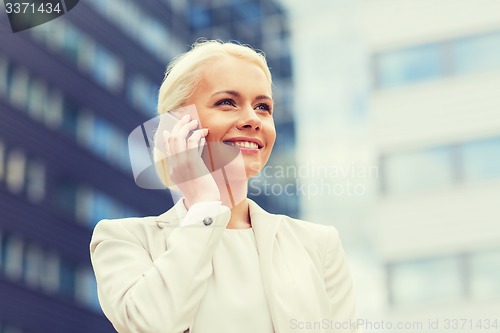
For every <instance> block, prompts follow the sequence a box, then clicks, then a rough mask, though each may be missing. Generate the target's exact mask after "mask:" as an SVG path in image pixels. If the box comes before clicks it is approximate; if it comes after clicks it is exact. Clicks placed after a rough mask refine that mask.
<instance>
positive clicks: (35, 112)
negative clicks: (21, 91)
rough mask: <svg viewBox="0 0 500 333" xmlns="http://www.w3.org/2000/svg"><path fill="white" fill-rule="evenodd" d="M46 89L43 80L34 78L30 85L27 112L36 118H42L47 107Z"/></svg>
mask: <svg viewBox="0 0 500 333" xmlns="http://www.w3.org/2000/svg"><path fill="white" fill-rule="evenodd" d="M48 100H49V99H48V89H47V86H46V85H45V83H44V82H43V81H40V80H38V79H34V80H33V81H32V82H31V85H30V91H29V98H28V112H29V114H30V115H31V116H32V117H33V118H34V119H37V120H42V119H43V116H44V114H45V110H47V109H48V108H49V102H48Z"/></svg>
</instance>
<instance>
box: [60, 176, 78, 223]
mask: <svg viewBox="0 0 500 333" xmlns="http://www.w3.org/2000/svg"><path fill="white" fill-rule="evenodd" d="M76 190H77V187H76V185H75V184H74V183H73V182H71V181H70V180H68V179H61V180H60V181H59V184H58V187H57V191H56V193H55V195H56V197H55V203H56V205H57V206H58V207H60V208H61V209H62V210H64V211H65V212H66V213H68V214H70V216H75V214H76Z"/></svg>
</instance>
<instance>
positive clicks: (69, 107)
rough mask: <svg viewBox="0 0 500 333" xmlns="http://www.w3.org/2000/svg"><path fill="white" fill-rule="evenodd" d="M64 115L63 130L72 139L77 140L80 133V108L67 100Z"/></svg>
mask: <svg viewBox="0 0 500 333" xmlns="http://www.w3.org/2000/svg"><path fill="white" fill-rule="evenodd" d="M62 113H63V114H62V124H61V130H62V131H64V133H66V134H67V135H69V136H70V137H71V138H76V136H77V133H78V118H79V107H78V106H77V105H75V104H73V103H71V102H70V101H67V100H66V101H65V102H64V106H63V110H62Z"/></svg>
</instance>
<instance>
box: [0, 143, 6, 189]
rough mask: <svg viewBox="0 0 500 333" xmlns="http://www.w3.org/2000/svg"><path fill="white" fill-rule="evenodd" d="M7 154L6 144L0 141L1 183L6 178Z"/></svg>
mask: <svg viewBox="0 0 500 333" xmlns="http://www.w3.org/2000/svg"><path fill="white" fill-rule="evenodd" d="M5 154H6V148H5V144H4V143H3V142H2V141H0V181H1V180H2V179H3V178H4V176H5Z"/></svg>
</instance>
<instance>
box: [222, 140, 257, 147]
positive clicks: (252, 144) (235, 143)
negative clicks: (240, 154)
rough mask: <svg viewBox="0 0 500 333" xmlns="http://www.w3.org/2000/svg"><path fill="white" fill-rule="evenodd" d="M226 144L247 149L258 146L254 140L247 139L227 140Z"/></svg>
mask: <svg viewBox="0 0 500 333" xmlns="http://www.w3.org/2000/svg"><path fill="white" fill-rule="evenodd" d="M227 144H229V145H231V146H236V147H240V148H248V149H258V148H259V146H258V145H257V144H256V143H255V142H248V141H233V142H227Z"/></svg>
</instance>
